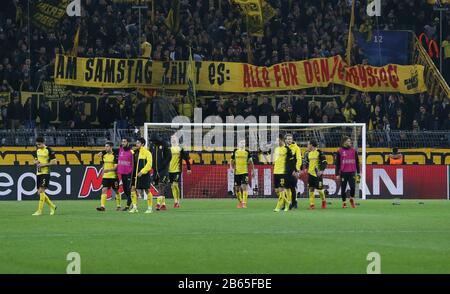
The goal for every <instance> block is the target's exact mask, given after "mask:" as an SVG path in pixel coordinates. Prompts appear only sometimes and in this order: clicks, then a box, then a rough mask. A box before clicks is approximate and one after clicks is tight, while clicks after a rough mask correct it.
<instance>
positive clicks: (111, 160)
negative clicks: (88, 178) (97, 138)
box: [102, 151, 117, 179]
mask: <svg viewBox="0 0 450 294" xmlns="http://www.w3.org/2000/svg"><path fill="white" fill-rule="evenodd" d="M102 162H103V170H105V169H113V168H114V167H116V166H117V153H116V152H114V151H113V152H111V153H107V152H105V151H103V152H102ZM103 178H104V179H117V172H116V171H112V172H107V173H103Z"/></svg>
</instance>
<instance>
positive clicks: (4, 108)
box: [0, 98, 9, 129]
mask: <svg viewBox="0 0 450 294" xmlns="http://www.w3.org/2000/svg"><path fill="white" fill-rule="evenodd" d="M0 115H1V118H2V124H3V128H4V129H8V127H9V126H8V103H7V102H6V99H4V98H0Z"/></svg>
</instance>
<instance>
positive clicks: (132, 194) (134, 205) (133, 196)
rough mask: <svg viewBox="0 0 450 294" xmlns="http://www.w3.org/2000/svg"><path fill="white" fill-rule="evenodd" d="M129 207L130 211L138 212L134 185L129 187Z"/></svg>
mask: <svg viewBox="0 0 450 294" xmlns="http://www.w3.org/2000/svg"><path fill="white" fill-rule="evenodd" d="M130 193H131V204H132V205H131V208H130V213H135V212H138V207H137V199H138V196H137V190H136V186H132V187H131V192H130Z"/></svg>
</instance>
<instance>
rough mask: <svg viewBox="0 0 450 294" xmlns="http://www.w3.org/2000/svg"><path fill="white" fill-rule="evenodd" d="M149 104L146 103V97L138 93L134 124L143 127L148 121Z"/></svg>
mask: <svg viewBox="0 0 450 294" xmlns="http://www.w3.org/2000/svg"><path fill="white" fill-rule="evenodd" d="M146 109H147V104H146V103H145V97H144V96H142V95H138V97H137V101H136V105H135V107H134V116H133V117H134V125H135V126H136V127H142V126H143V125H144V123H145V122H147V113H146Z"/></svg>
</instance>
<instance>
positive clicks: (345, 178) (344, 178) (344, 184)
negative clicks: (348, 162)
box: [341, 174, 348, 208]
mask: <svg viewBox="0 0 450 294" xmlns="http://www.w3.org/2000/svg"><path fill="white" fill-rule="evenodd" d="M347 183H348V175H347V174H342V177H341V198H342V207H344V208H345V207H347V203H346V201H347V193H346V190H347Z"/></svg>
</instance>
